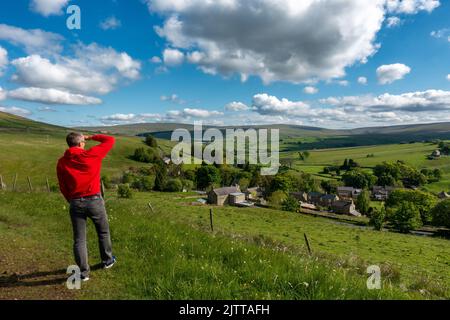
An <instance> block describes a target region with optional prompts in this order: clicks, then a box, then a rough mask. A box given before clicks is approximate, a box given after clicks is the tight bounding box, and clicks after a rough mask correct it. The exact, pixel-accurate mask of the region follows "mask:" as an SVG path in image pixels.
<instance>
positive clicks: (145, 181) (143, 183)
mask: <svg viewBox="0 0 450 320" xmlns="http://www.w3.org/2000/svg"><path fill="white" fill-rule="evenodd" d="M131 186H132V187H133V188H134V189H138V190H139V191H152V190H153V188H154V187H155V177H154V176H145V177H139V178H137V179H136V180H135V181H134V182H133V184H132V185H131Z"/></svg>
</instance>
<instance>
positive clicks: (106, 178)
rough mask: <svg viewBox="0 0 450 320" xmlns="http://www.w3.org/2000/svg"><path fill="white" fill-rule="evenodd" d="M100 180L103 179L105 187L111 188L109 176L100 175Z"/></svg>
mask: <svg viewBox="0 0 450 320" xmlns="http://www.w3.org/2000/svg"><path fill="white" fill-rule="evenodd" d="M102 181H103V185H104V186H105V188H106V189H111V187H112V183H111V178H110V177H109V176H107V175H102Z"/></svg>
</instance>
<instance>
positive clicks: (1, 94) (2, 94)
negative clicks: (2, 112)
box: [0, 87, 6, 101]
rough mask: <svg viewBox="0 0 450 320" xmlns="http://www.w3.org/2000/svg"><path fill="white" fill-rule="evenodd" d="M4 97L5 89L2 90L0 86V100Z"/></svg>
mask: <svg viewBox="0 0 450 320" xmlns="http://www.w3.org/2000/svg"><path fill="white" fill-rule="evenodd" d="M5 99H6V91H5V90H3V88H2V87H0V101H2V100H5Z"/></svg>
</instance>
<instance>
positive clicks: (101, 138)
mask: <svg viewBox="0 0 450 320" xmlns="http://www.w3.org/2000/svg"><path fill="white" fill-rule="evenodd" d="M88 139H89V140H93V141H98V142H100V144H99V145H96V146H95V147H92V148H90V149H89V150H88V151H87V153H88V154H89V155H91V156H94V157H99V158H101V159H103V158H105V157H106V155H107V154H108V152H109V151H111V149H112V148H113V147H114V144H115V142H116V140H115V139H114V137H110V136H105V135H103V134H98V135H95V136H92V137H88Z"/></svg>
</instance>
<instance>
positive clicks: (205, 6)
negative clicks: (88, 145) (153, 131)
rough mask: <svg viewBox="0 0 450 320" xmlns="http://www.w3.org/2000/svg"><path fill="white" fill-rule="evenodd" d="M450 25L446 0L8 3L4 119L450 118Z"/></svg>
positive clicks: (1, 69) (373, 121)
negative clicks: (73, 17)
mask: <svg viewBox="0 0 450 320" xmlns="http://www.w3.org/2000/svg"><path fill="white" fill-rule="evenodd" d="M70 5H77V6H78V7H79V8H80V9H81V30H69V29H68V28H67V26H66V20H67V18H68V17H69V15H68V14H66V12H65V11H66V9H67V7H69V6H70ZM449 21H450V2H449V1H437V0H403V1H402V0H375V1H367V2H365V4H364V2H363V1H360V0H348V1H347V2H345V1H344V2H343V1H337V0H326V1H315V0H307V1H303V2H301V3H300V4H299V2H298V1H293V0H285V1H278V2H277V1H275V2H274V1H270V0H247V1H244V0H218V1H215V2H214V3H210V2H208V1H202V0H164V1H163V0H101V1H87V0H72V1H70V0H20V1H8V2H6V1H2V2H1V3H0V87H1V88H2V89H1V90H0V111H6V112H11V113H15V114H19V115H23V116H26V117H29V118H31V119H35V120H40V121H45V122H50V123H54V124H60V125H65V126H85V125H111V124H113V125H116V124H127V123H138V122H193V121H194V120H202V121H204V122H205V123H210V124H217V125H222V124H224V125H233V124H236V125H241V124H265V123H275V124H277V123H290V124H299V125H308V126H320V127H330V128H349V127H361V126H386V125H397V124H408V123H422V122H440V121H450V59H449V57H450V24H449Z"/></svg>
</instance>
